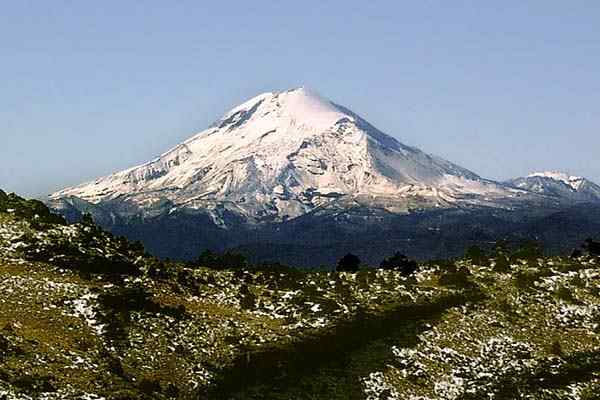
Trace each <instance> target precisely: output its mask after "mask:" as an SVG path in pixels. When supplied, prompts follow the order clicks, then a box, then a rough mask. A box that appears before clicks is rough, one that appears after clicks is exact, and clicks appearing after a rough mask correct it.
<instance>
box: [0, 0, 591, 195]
mask: <svg viewBox="0 0 600 400" xmlns="http://www.w3.org/2000/svg"><path fill="white" fill-rule="evenodd" d="M208 3H210V4H208ZM599 71H600V2H598V1H595V0H594V1H568V2H567V1H553V0H545V1H534V0H531V1H512V0H511V1H508V0H506V1H494V2H492V1H489V2H481V1H452V2H449V1H410V2H409V1H372V2H358V1H357V2H353V1H343V2H342V1H327V2H324V1H302V2H287V1H281V2H273V1H253V2H242V1H239V2H238V1H229V2H199V1H177V2H165V1H144V2H122V1H108V0H106V1H102V2H75V1H59V0H56V1H52V2H50V1H48V2H42V1H35V2H34V1H18V2H16V1H15V2H6V3H4V4H3V5H2V12H1V14H0V81H1V82H2V85H1V86H0V188H3V189H5V190H9V191H16V192H18V193H21V194H24V195H27V196H41V195H44V194H46V193H49V192H51V191H53V190H56V189H59V188H61V187H63V186H66V185H72V184H76V183H79V182H82V181H85V180H89V179H93V178H95V177H97V176H101V175H106V174H109V173H111V172H114V171H117V170H120V169H123V168H126V167H129V166H132V165H135V164H138V163H141V162H144V161H147V160H149V159H151V158H153V157H155V156H157V155H158V154H160V153H162V152H163V151H165V150H167V149H168V148H169V147H171V146H173V145H175V144H177V143H178V142H180V141H181V140H183V139H185V138H187V137H188V136H191V135H192V134H193V133H195V132H198V131H200V130H202V129H203V128H205V127H206V126H207V125H208V124H209V123H210V122H212V121H213V120H215V119H217V117H219V116H220V115H221V114H223V113H224V112H225V111H226V110H228V109H229V108H231V107H233V106H234V105H237V104H238V103H240V102H241V101H243V100H245V99H247V98H249V97H252V96H254V95H256V94H258V93H261V92H264V91H272V90H284V89H287V88H291V87H297V86H301V85H305V86H308V87H310V88H312V89H314V90H317V91H318V92H320V93H321V94H322V95H324V96H326V97H328V98H330V99H332V100H333V101H335V102H338V103H340V104H343V105H346V106H347V107H349V108H351V109H353V110H354V111H355V112H357V113H359V114H361V115H362V116H363V117H365V118H366V119H367V120H369V121H370V122H371V123H373V124H374V125H375V126H377V127H378V128H380V129H381V130H383V131H384V132H387V133H389V134H391V135H392V136H394V137H396V138H397V139H399V140H400V141H402V142H403V143H405V144H408V145H414V146H417V147H420V148H421V149H423V150H424V151H427V152H430V153H434V154H437V155H440V156H442V157H445V158H447V159H449V160H451V161H453V162H455V163H458V164H460V165H462V166H464V167H466V168H469V169H471V170H473V171H475V172H477V173H479V174H480V175H482V176H484V177H488V178H492V179H506V178H509V177H513V176H519V175H523V174H526V173H528V172H530V171H534V170H547V169H556V170H565V171H567V172H570V173H572V174H578V175H584V176H587V177H589V178H591V179H593V180H596V181H598V182H600V157H599V155H600V72H599Z"/></svg>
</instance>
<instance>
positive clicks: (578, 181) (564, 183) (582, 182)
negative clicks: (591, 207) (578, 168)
mask: <svg viewBox="0 0 600 400" xmlns="http://www.w3.org/2000/svg"><path fill="white" fill-rule="evenodd" d="M508 183H509V184H510V185H512V186H514V187H516V188H519V189H524V190H527V191H530V192H534V193H538V194H541V195H545V196H550V197H554V198H557V199H563V200H570V201H575V202H598V201H600V186H598V185H597V184H595V183H593V182H591V181H589V180H587V179H585V178H583V177H580V176H572V175H569V174H566V173H564V172H556V171H546V172H534V173H532V174H529V175H528V176H526V177H522V178H516V179H513V180H511V181H509V182H508Z"/></svg>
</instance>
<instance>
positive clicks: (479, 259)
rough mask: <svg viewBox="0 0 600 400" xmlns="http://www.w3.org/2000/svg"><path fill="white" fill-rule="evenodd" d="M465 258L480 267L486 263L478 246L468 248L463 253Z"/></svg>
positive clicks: (484, 256) (483, 253)
mask: <svg viewBox="0 0 600 400" xmlns="http://www.w3.org/2000/svg"><path fill="white" fill-rule="evenodd" d="M465 258H466V259H468V260H471V262H472V263H473V264H477V265H482V264H484V262H485V261H486V258H487V257H486V254H485V252H484V251H483V250H482V249H481V248H480V247H479V246H470V247H469V248H468V249H467V251H465Z"/></svg>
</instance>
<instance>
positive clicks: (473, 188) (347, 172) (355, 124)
mask: <svg viewBox="0 0 600 400" xmlns="http://www.w3.org/2000/svg"><path fill="white" fill-rule="evenodd" d="M517 193H519V191H518V190H515V189H508V188H505V187H503V186H502V185H498V184H496V183H493V182H491V181H487V180H484V179H482V178H480V177H479V176H477V175H476V174H475V173H473V172H471V171H468V170H466V169H464V168H462V167H459V166H457V165H455V164H452V163H451V162H448V161H446V160H443V159H441V158H439V157H435V156H431V155H428V154H426V153H424V152H422V151H421V150H419V149H416V148H413V147H409V146H406V145H403V144H402V143H400V142H398V141H397V140H395V139H394V138H392V137H390V136H387V135H385V134H384V133H382V132H380V131H379V130H377V129H376V128H374V127H373V126H372V125H370V124H369V123H368V122H366V121H365V120H363V119H362V118H360V117H359V116H358V115H356V114H354V113H352V112H351V111H349V110H348V109H346V108H344V107H342V106H338V105H336V104H334V103H332V102H330V101H328V100H325V99H323V98H322V97H320V96H319V95H317V94H314V93H312V92H310V91H308V90H306V89H304V88H300V89H295V90H290V91H287V92H282V93H265V94H262V95H259V96H257V97H255V98H253V99H251V100H249V101H247V102H245V103H244V104H242V105H240V106H238V107H236V108H234V109H232V110H231V111H229V112H228V113H227V114H225V116H223V117H222V118H221V119H220V120H219V121H217V122H216V123H215V124H213V125H212V126H211V127H210V128H208V129H207V130H205V131H202V132H200V133H199V134H197V135H195V136H193V137H192V138H190V139H188V140H187V141H185V142H184V143H182V144H180V145H178V146H176V147H175V148H173V149H171V150H170V151H168V152H166V153H165V154H163V155H161V156H160V157H158V158H157V159H155V160H153V161H151V162H149V163H147V164H144V165H141V166H137V167H134V168H131V169H128V170H125V171H122V172H118V173H116V174H113V175H111V176H108V177H105V178H101V179H98V180H96V181H95V182H91V183H87V184H83V185H81V186H78V187H74V188H67V189H64V190H62V191H60V192H58V193H55V194H54V195H52V197H51V198H52V199H53V200H58V199H63V198H69V197H76V198H79V199H81V200H85V201H87V202H89V203H92V204H100V203H106V202H111V201H112V202H115V201H116V202H118V203H121V204H128V206H130V207H132V209H129V210H128V211H124V210H119V212H118V214H127V212H133V213H135V212H142V213H143V214H146V215H152V214H155V213H157V212H158V213H161V212H165V211H169V212H172V211H174V210H176V209H181V208H186V209H196V210H206V211H207V212H209V214H210V215H211V218H213V221H214V222H215V223H216V224H218V225H227V224H228V218H227V214H228V213H229V214H232V215H235V216H237V217H239V218H241V219H242V220H243V221H244V222H249V223H257V222H280V221H285V220H287V219H292V218H296V217H298V216H300V215H303V214H306V213H307V212H310V211H312V210H315V209H318V208H322V207H327V206H329V205H331V204H333V203H339V202H340V201H341V202H342V203H346V204H348V203H353V202H354V201H356V200H358V201H360V202H361V203H365V202H366V203H368V204H372V205H373V206H374V207H378V208H383V209H386V210H388V211H391V212H405V211H407V210H408V209H409V208H410V207H413V206H415V205H416V206H417V207H425V208H429V207H452V206H456V205H457V204H472V203H476V204H479V203H486V202H490V201H491V202H493V201H495V200H496V199H507V198H511V197H514V196H515V194H517ZM57 207H59V206H57ZM342 207H346V206H345V205H342Z"/></svg>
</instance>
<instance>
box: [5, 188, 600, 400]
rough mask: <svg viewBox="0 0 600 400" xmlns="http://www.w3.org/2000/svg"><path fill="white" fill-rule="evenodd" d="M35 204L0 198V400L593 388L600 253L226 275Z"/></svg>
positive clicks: (397, 395)
mask: <svg viewBox="0 0 600 400" xmlns="http://www.w3.org/2000/svg"><path fill="white" fill-rule="evenodd" d="M39 207H40V205H39V204H37V203H31V202H26V201H23V200H22V199H18V198H16V197H8V196H6V195H4V194H3V193H1V192H0V399H7V400H8V399H48V400H50V399H89V400H98V399H115V400H116V399H123V400H125V399H373V400H375V399H377V400H379V399H413V400H417V399H420V400H426V399H513V398H523V399H595V398H598V395H597V393H600V259H598V258H594V257H591V256H582V257H580V258H577V259H570V258H561V257H553V258H547V257H539V258H538V257H533V256H531V255H528V254H522V256H519V255H511V256H508V255H506V256H505V255H503V253H502V252H501V251H499V252H497V253H495V254H494V255H493V256H492V257H491V258H489V257H485V258H481V259H476V260H474V259H472V258H471V259H461V260H455V261H441V262H429V263H426V264H421V265H420V266H419V269H418V271H417V272H416V273H415V274H413V275H411V276H404V275H402V274H401V273H400V272H399V271H394V270H375V269H370V270H365V271H361V272H358V273H349V272H324V271H297V270H290V269H285V268H274V269H270V270H269V269H256V268H246V269H239V268H229V269H228V268H226V267H227V266H223V269H222V270H215V269H208V268H204V267H202V266H199V265H193V264H177V263H170V262H162V261H159V260H156V259H154V258H152V257H150V256H149V255H147V254H144V253H143V249H142V248H141V246H139V245H137V244H132V243H129V242H127V241H126V240H123V239H121V238H116V237H113V236H112V235H110V234H107V233H106V232H104V231H102V230H100V229H99V228H97V227H96V226H95V225H94V224H93V223H92V222H91V221H84V222H83V223H81V224H73V225H67V224H65V223H64V221H61V219H60V218H55V217H53V216H51V215H50V214H46V213H45V211H44V209H43V208H39ZM36 215H37V216H36Z"/></svg>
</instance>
